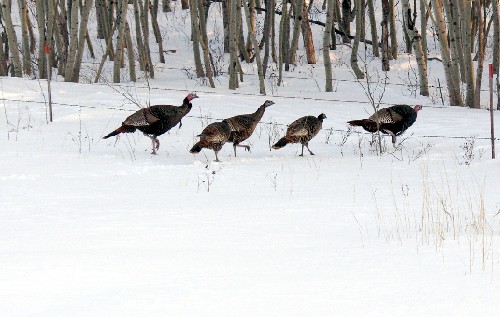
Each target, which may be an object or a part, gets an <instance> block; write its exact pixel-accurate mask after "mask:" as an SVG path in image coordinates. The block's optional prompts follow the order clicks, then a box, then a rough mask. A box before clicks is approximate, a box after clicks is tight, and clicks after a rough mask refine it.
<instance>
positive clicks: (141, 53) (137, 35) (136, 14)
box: [133, 0, 148, 71]
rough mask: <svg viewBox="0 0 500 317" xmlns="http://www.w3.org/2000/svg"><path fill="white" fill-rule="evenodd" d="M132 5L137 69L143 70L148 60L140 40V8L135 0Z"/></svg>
mask: <svg viewBox="0 0 500 317" xmlns="http://www.w3.org/2000/svg"><path fill="white" fill-rule="evenodd" d="M133 5H134V19H135V41H136V42H137V52H138V54H139V70H141V71H145V70H146V69H147V64H148V60H147V57H146V52H145V48H144V44H143V40H142V31H141V10H140V9H139V3H138V2H137V0H134V1H133Z"/></svg>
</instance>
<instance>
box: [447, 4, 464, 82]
mask: <svg viewBox="0 0 500 317" xmlns="http://www.w3.org/2000/svg"><path fill="white" fill-rule="evenodd" d="M455 2H456V1H455ZM443 8H444V12H445V13H446V17H447V21H448V40H449V43H450V51H451V61H452V63H453V64H454V65H457V66H456V67H458V65H459V66H460V68H459V71H460V75H461V77H460V79H461V81H462V82H465V64H464V57H463V53H462V52H463V50H462V40H461V36H460V17H459V13H458V8H455V5H454V2H453V1H444V2H443Z"/></svg>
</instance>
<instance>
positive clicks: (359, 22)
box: [351, 0, 365, 79]
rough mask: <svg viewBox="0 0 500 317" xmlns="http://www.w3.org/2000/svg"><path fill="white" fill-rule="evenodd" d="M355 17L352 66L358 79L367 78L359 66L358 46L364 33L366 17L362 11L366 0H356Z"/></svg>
mask: <svg viewBox="0 0 500 317" xmlns="http://www.w3.org/2000/svg"><path fill="white" fill-rule="evenodd" d="M355 1H356V4H355V8H356V10H355V17H356V36H355V37H354V43H353V44H352V50H351V68H352V70H353V71H354V74H355V75H356V78H357V79H363V78H365V74H364V73H363V71H362V70H361V69H360V68H359V65H358V48H359V42H360V39H361V35H362V34H363V33H364V32H363V29H364V25H363V24H364V22H365V21H364V19H363V13H362V12H361V11H364V9H365V1H364V0H355Z"/></svg>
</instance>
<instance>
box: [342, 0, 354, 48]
mask: <svg viewBox="0 0 500 317" xmlns="http://www.w3.org/2000/svg"><path fill="white" fill-rule="evenodd" d="M351 20H352V17H351V0H342V22H341V24H342V31H343V32H344V35H342V43H351V39H350V38H349V36H350V35H351Z"/></svg>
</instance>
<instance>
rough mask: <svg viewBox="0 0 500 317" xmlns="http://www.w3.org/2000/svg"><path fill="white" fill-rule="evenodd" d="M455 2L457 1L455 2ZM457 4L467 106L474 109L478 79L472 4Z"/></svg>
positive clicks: (464, 0) (464, 1)
mask: <svg viewBox="0 0 500 317" xmlns="http://www.w3.org/2000/svg"><path fill="white" fill-rule="evenodd" d="M454 1H455V0H454ZM459 1H460V2H458V3H457V2H455V3H457V4H459V5H460V10H459V12H460V25H461V32H462V50H463V59H464V76H465V84H466V94H465V106H466V107H469V108H472V107H474V89H475V87H476V79H475V77H474V67H473V63H472V51H473V43H472V35H471V32H472V19H471V3H470V2H469V1H467V0H459Z"/></svg>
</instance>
